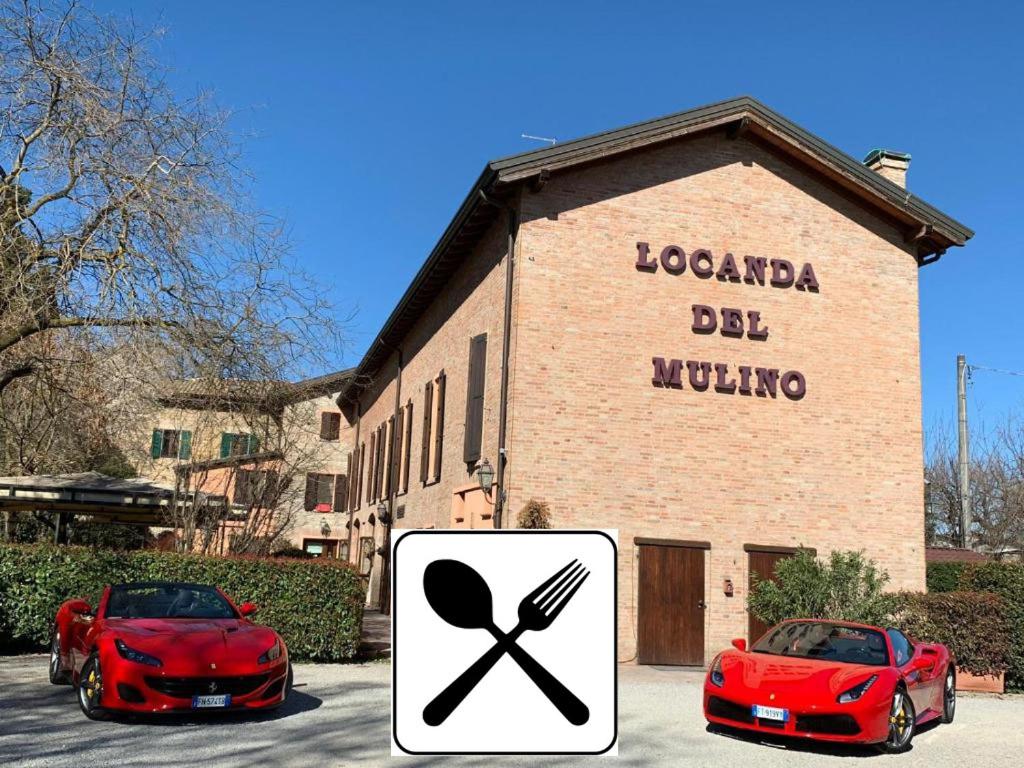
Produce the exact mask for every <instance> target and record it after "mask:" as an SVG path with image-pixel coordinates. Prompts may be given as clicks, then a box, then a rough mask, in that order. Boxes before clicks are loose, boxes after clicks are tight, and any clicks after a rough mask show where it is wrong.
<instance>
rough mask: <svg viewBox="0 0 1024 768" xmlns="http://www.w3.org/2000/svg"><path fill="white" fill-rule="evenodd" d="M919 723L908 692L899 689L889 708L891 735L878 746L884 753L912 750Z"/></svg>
mask: <svg viewBox="0 0 1024 768" xmlns="http://www.w3.org/2000/svg"><path fill="white" fill-rule="evenodd" d="M916 723H917V712H915V711H914V702H912V701H911V700H910V697H909V696H908V695H907V692H906V691H904V690H903V689H902V688H897V689H896V693H894V694H893V696H892V706H891V707H890V708H889V735H888V737H887V738H886V740H885V741H883V742H882V743H881V744H879V745H878V748H879V749H880V750H881V751H882V752H890V753H895V752H906V751H907V750H908V749H910V740H911V739H913V738H914V726H915V725H916Z"/></svg>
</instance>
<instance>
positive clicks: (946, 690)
mask: <svg viewBox="0 0 1024 768" xmlns="http://www.w3.org/2000/svg"><path fill="white" fill-rule="evenodd" d="M955 714H956V676H955V675H954V674H953V670H952V669H950V670H948V671H947V672H946V683H945V685H944V687H943V690H942V722H944V723H951V722H953V716H954V715H955Z"/></svg>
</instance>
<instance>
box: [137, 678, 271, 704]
mask: <svg viewBox="0 0 1024 768" xmlns="http://www.w3.org/2000/svg"><path fill="white" fill-rule="evenodd" d="M269 679H270V675H269V674H262V675H241V676H238V677H147V678H146V685H148V686H149V687H150V688H152V689H153V690H154V691H158V692H159V693H162V694H164V695H165V696H172V697H174V698H176V699H191V698H192V697H193V696H210V695H219V694H224V693H228V694H231V695H232V696H245V695H246V694H248V693H252V692H253V691H255V690H256V689H257V688H259V687H260V686H261V685H263V684H265V683H266V682H267V680H269Z"/></svg>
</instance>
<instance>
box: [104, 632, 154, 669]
mask: <svg viewBox="0 0 1024 768" xmlns="http://www.w3.org/2000/svg"><path fill="white" fill-rule="evenodd" d="M114 647H115V648H117V652H118V653H119V654H121V658H122V659H128V661H134V662H135V663H136V664H146V665H147V666H150V667H162V666H163V665H164V663H163V662H162V661H160V659H158V658H157V657H156V656H150V655H149V654H148V653H143V652H142V651H137V650H135V649H134V648H132V647H130V646H128V645H125V643H124V641H123V640H121V639H120V638H118V639H117V640H115V641H114Z"/></svg>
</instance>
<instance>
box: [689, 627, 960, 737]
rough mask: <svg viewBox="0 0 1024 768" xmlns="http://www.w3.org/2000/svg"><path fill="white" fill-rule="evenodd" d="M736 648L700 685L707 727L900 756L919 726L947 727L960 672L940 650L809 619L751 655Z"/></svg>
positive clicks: (893, 633)
mask: <svg viewBox="0 0 1024 768" xmlns="http://www.w3.org/2000/svg"><path fill="white" fill-rule="evenodd" d="M732 644H733V646H735V650H727V651H724V652H722V653H720V654H719V655H718V656H717V657H715V660H714V662H712V664H711V667H710V668H709V670H708V674H707V677H706V678H705V681H704V717H705V718H706V719H707V720H708V722H710V723H715V724H718V725H724V726H730V727H733V728H743V729H746V730H750V731H758V732H761V733H772V734H784V735H787V736H801V737H805V738H811V739H819V740H822V741H838V742H847V743H859V744H875V745H877V746H878V747H879V749H881V750H882V751H884V752H902V751H904V750H906V749H909V747H910V740H911V739H912V738H913V737H914V731H915V730H916V729H917V727H918V726H920V725H921V724H923V723H927V722H928V721H930V720H935V719H937V718H938V719H940V720H941V722H943V723H950V722H952V721H953V715H954V713H955V711H956V672H955V669H954V666H953V660H952V658H951V657H950V653H949V651H948V650H947V649H946V646H944V645H940V644H938V643H918V642H914V641H913V640H911V639H910V638H909V637H907V636H906V635H904V634H903V633H902V632H900V631H899V630H898V629H880V628H879V627H869V626H866V625H863V624H853V623H850V622H843V621H818V620H807V619H796V620H792V621H785V622H783V623H782V624H779V625H778V626H775V627H773V628H772V629H770V630H768V632H766V633H765V634H764V636H762V637H761V638H760V639H759V640H758V641H757V642H756V643H754V644H753V647H752V648H750V650H747V645H746V641H745V640H733V642H732Z"/></svg>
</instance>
